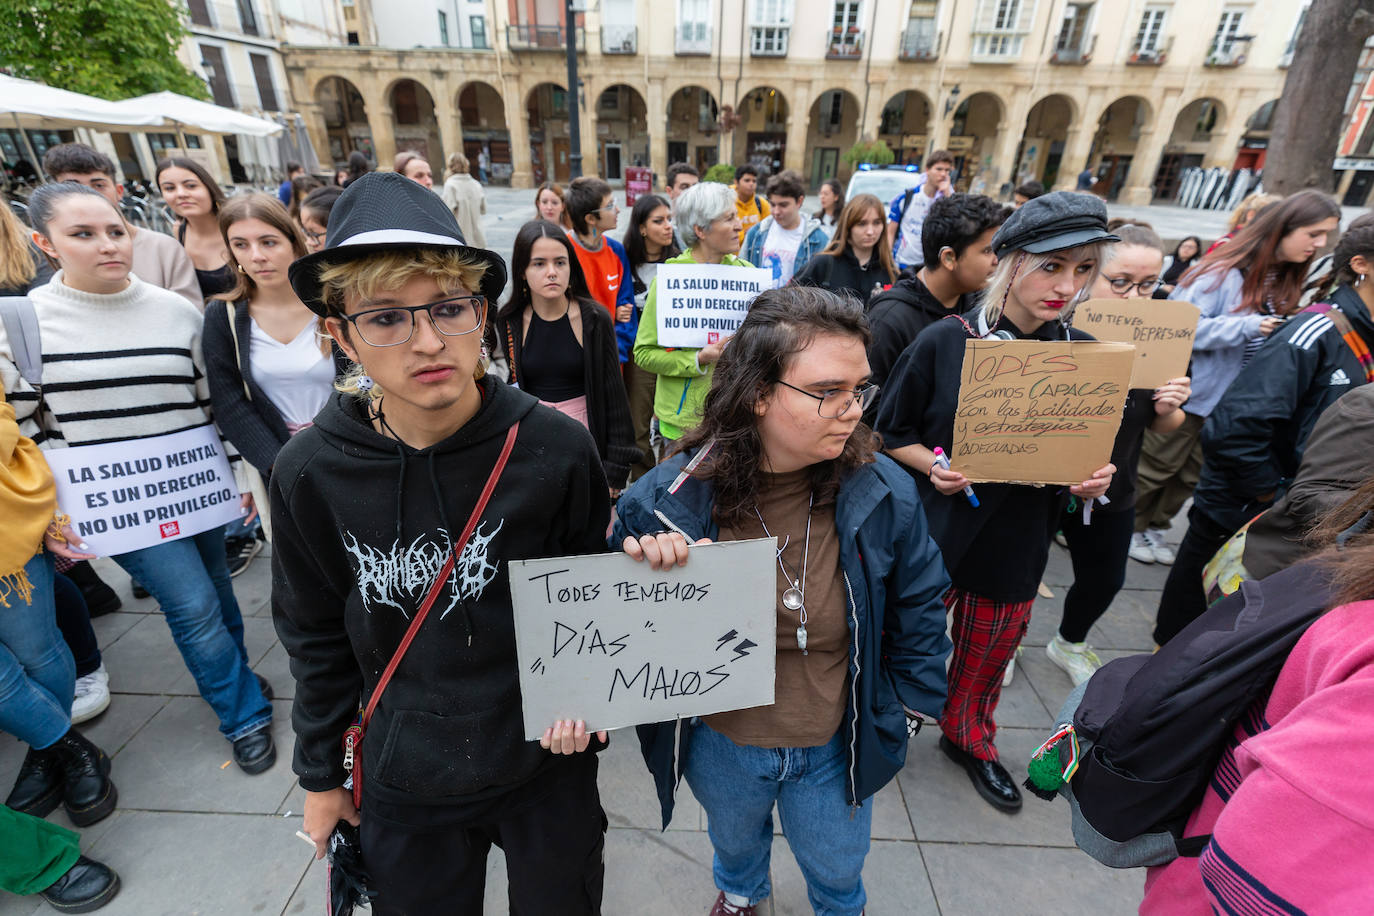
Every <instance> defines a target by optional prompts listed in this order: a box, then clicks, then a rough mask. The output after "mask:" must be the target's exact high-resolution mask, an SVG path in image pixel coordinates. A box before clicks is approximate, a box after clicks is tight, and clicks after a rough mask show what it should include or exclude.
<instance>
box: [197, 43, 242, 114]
mask: <svg viewBox="0 0 1374 916" xmlns="http://www.w3.org/2000/svg"><path fill="white" fill-rule="evenodd" d="M200 64H201V66H202V67H204V68H205V75H206V77H207V78H208V80H209V82H210V97H211V98H212V99H214V102H215V104H216V105H223V106H224V107H225V108H237V107H238V106H237V105H235V104H234V93H233V90H231V89H230V88H229V70H228V69H227V68H226V67H225V66H224V52H223V51H222V50H221V49H220V48H219V47H217V46H215V45H201V46H200Z"/></svg>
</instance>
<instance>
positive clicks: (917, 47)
mask: <svg viewBox="0 0 1374 916" xmlns="http://www.w3.org/2000/svg"><path fill="white" fill-rule="evenodd" d="M937 13H938V4H937V3H936V2H935V0H913V2H912V4H911V12H910V14H909V15H908V16H907V20H906V29H905V30H903V32H902V48H901V57H902V60H934V59H935V57H936V55H937V54H939V51H940V30H939V28H938V22H939V20H938V19H937V18H936V14H937Z"/></svg>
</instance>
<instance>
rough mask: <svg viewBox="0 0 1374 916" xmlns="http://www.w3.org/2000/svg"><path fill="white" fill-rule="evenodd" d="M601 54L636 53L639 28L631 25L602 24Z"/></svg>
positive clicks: (637, 50)
mask: <svg viewBox="0 0 1374 916" xmlns="http://www.w3.org/2000/svg"><path fill="white" fill-rule="evenodd" d="M601 53H602V54H638V53H639V29H638V28H637V27H635V26H632V25H603V26H602V27H601Z"/></svg>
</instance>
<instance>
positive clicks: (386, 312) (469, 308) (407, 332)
mask: <svg viewBox="0 0 1374 916" xmlns="http://www.w3.org/2000/svg"><path fill="white" fill-rule="evenodd" d="M486 307H487V300H486V299H484V298H482V297H481V296H454V297H453V298H451V299H440V300H439V301H438V302H430V303H426V304H425V305H388V306H384V307H383V308H376V309H368V310H367V311H364V312H358V313H357V314H356V315H344V316H343V317H344V318H345V319H346V320H348V321H350V322H352V323H353V327H355V328H357V329H358V336H359V337H361V338H362V339H363V341H364V342H366V343H368V344H370V345H371V346H374V347H395V346H399V345H400V344H403V343H405V342H406V341H408V340H410V337H411V335H412V334H414V333H415V313H416V312H428V313H429V319H430V321H432V322H434V329H435V330H436V331H438V332H439V333H440V334H442V335H444V336H445V337H462V336H463V335H464V334H471V333H472V332H473V331H475V330H477V329H478V328H480V327H481V326H482V317H483V315H484V313H485V311H486Z"/></svg>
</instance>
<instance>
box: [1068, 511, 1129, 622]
mask: <svg viewBox="0 0 1374 916" xmlns="http://www.w3.org/2000/svg"><path fill="white" fill-rule="evenodd" d="M1059 530H1060V531H1063V532H1064V540H1066V541H1068V542H1069V557H1070V558H1071V559H1072V560H1073V587H1072V588H1070V589H1069V593H1068V594H1067V595H1065V596H1064V616H1063V618H1062V619H1061V620H1060V623H1059V635H1060V636H1062V637H1063V638H1064V639H1065V641H1067V642H1083V640H1085V639H1087V638H1088V631H1089V630H1091V629H1092V627H1093V624H1095V623H1097V619H1098V618H1099V617H1101V616H1102V615H1103V614H1104V613H1106V611H1107V608H1108V607H1110V606H1111V603H1112V599H1113V598H1115V597H1116V593H1117V592H1119V591H1121V586H1122V585H1124V584H1125V582H1126V557H1127V553H1128V552H1129V551H1130V549H1131V533H1132V532H1133V531H1134V530H1135V508H1134V507H1131V506H1128V507H1127V508H1125V509H1122V510H1120V511H1117V512H1105V511H1098V512H1094V513H1093V514H1092V524H1091V525H1085V524H1083V509H1082V507H1081V506H1080V507H1079V509H1078V511H1077V512H1066V513H1064V518H1063V520H1062V524H1061V525H1060V529H1059Z"/></svg>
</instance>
